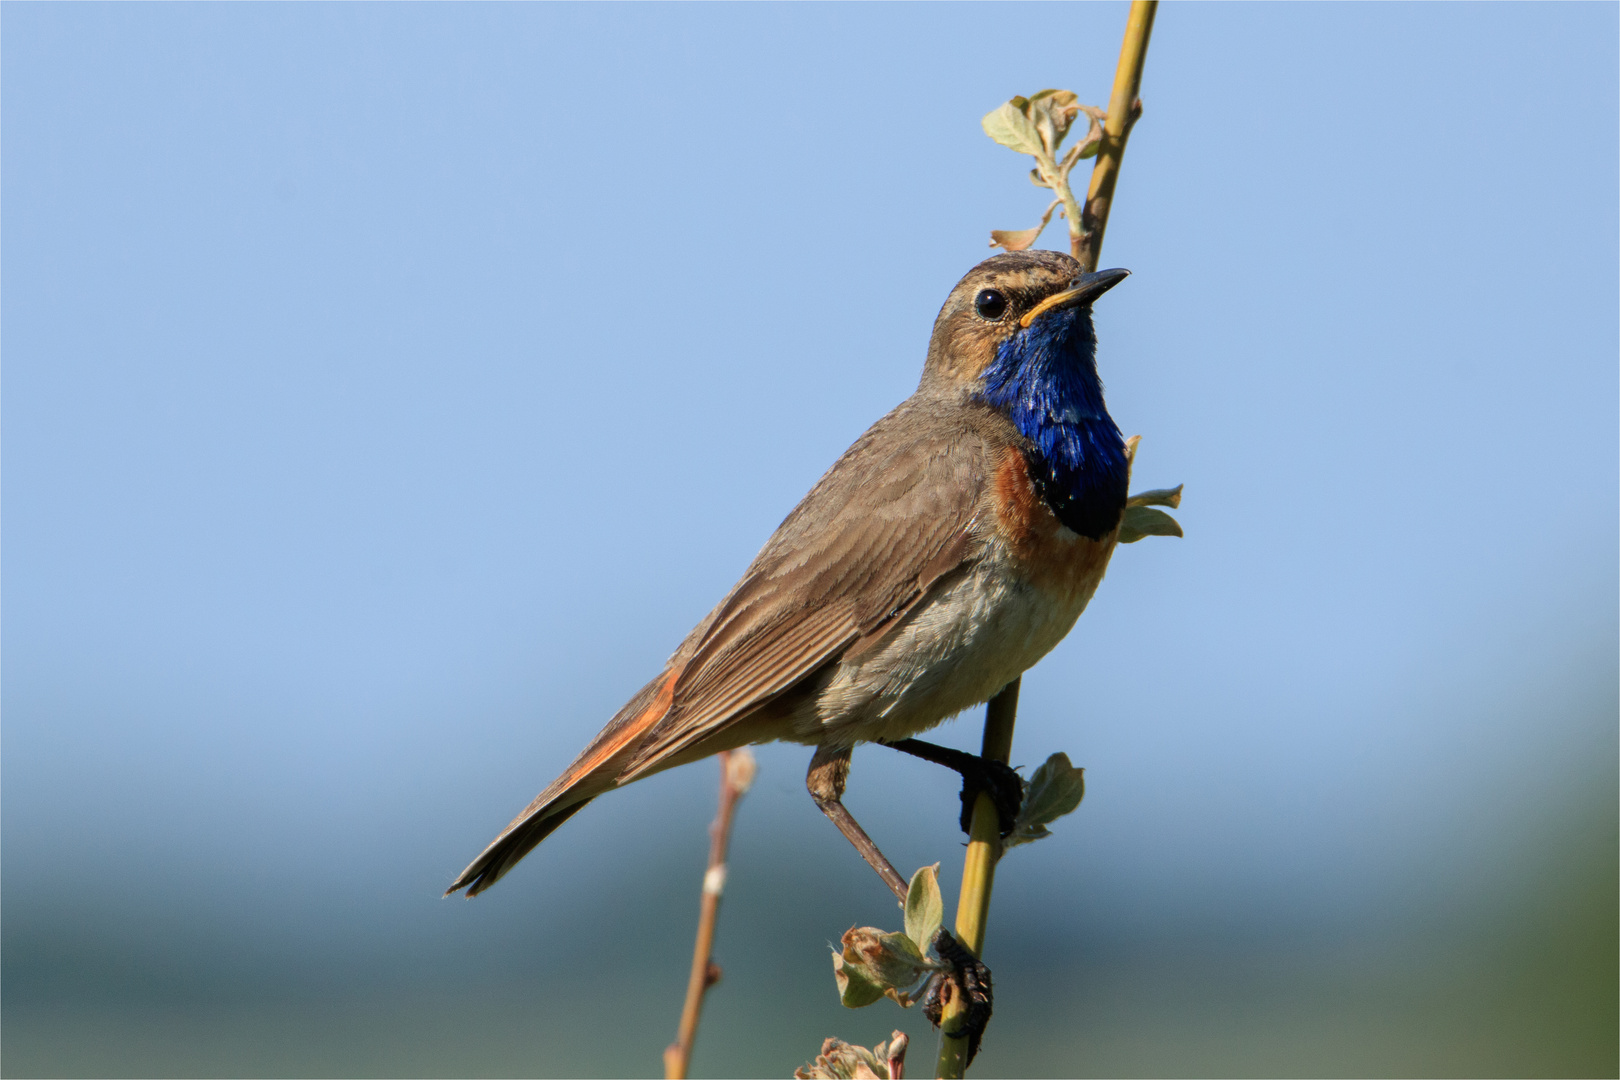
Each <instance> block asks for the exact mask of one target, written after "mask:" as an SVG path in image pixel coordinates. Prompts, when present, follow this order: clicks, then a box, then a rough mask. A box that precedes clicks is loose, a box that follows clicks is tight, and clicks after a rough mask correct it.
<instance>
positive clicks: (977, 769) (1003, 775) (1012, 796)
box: [883, 739, 1024, 836]
mask: <svg viewBox="0 0 1620 1080" xmlns="http://www.w3.org/2000/svg"><path fill="white" fill-rule="evenodd" d="M883 745H884V746H887V747H890V748H891V749H894V750H899V751H900V752H901V753H905V754H910V755H911V756H912V757H920V758H922V759H923V760H924V761H932V762H933V763H934V764H936V765H943V766H945V767H946V768H947V769H950V770H952V771H953V772H956V773H959V774H960V775H961V777H962V831H963V832H965V833H967V834H969V835H972V833H973V804H974V803H975V802H977V801H978V799H979V792H981V791H982V792H984V793H985V794H986V795H989V796H990V800H991V801H992V802H994V803H995V804H996V816H997V817H998V818H999V819H1000V822H999V832H1000V833H1001V835H1002V836H1007V835H1008V834H1009V833H1011V832H1012V831H1013V826H1014V825H1016V824H1017V822H1018V811H1019V810H1020V809H1022V808H1023V805H1024V781H1023V778H1022V777H1020V776H1019V775H1018V773H1017V772H1016V771H1014V769H1013V768H1012V766H1010V765H1008V764H1007V763H1005V762H1002V761H997V760H996V759H995V758H987V757H980V756H979V755H977V754H969V753H967V752H966V751H964V750H952V749H951V748H950V747H948V746H935V745H934V744H933V743H929V742H923V741H922V740H921V739H899V740H897V741H895V742H886V743H883Z"/></svg>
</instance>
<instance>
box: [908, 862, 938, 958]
mask: <svg viewBox="0 0 1620 1080" xmlns="http://www.w3.org/2000/svg"><path fill="white" fill-rule="evenodd" d="M944 918H945V900H944V898H943V897H941V896H940V894H939V863H935V864H934V865H933V866H925V867H923V868H922V869H921V870H918V871H917V872H916V873H915V874H912V875H911V887H910V888H909V889H907V890H906V936H907V937H909V938H910V939H911V941H912V944H914V945H916V946H917V950H918V953H919V954H925V953H926V952H927V951H928V946H929V945H930V944H931V943H932V942H933V940H934V934H935V932H937V931H938V930H939V924H940V923H941V922H942V921H944Z"/></svg>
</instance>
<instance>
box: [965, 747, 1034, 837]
mask: <svg viewBox="0 0 1620 1080" xmlns="http://www.w3.org/2000/svg"><path fill="white" fill-rule="evenodd" d="M969 760H970V761H971V762H972V763H973V764H971V765H965V766H964V767H963V768H962V769H961V770H960V771H961V773H962V831H963V832H965V833H969V834H971V833H972V832H973V804H974V803H976V802H977V801H978V799H979V793H980V792H981V791H982V792H984V793H985V794H986V795H988V796H990V801H991V802H993V803H995V804H996V816H997V818H998V819H999V823H998V827H997V831H998V832H999V833H1000V834H1001V835H1002V836H1003V837H1005V836H1007V835H1008V834H1010V833H1011V832H1012V831H1013V826H1014V825H1015V824H1016V823H1017V821H1018V811H1019V810H1021V809H1022V808H1023V805H1024V780H1023V778H1022V777H1021V776H1019V775H1018V773H1017V772H1016V771H1014V769H1013V767H1012V766H1011V765H1008V764H1006V763H1005V762H1001V761H997V760H995V759H994V758H985V757H978V758H970V759H969Z"/></svg>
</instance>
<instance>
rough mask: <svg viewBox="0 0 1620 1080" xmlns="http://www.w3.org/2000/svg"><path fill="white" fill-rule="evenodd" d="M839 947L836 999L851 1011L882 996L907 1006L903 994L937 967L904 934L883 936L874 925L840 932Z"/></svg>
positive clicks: (835, 968)
mask: <svg viewBox="0 0 1620 1080" xmlns="http://www.w3.org/2000/svg"><path fill="white" fill-rule="evenodd" d="M943 907H944V905H943V904H942V905H941V910H942V911H943ZM843 946H844V948H843V951H842V952H840V953H836V954H834V958H833V977H834V978H835V979H836V980H837V982H838V997H839V1000H840V1001H842V1002H843V1003H844V1004H845V1005H847V1006H849V1007H850V1008H852V1009H858V1008H860V1007H861V1006H862V1005H870V1004H871V1003H872V1002H874V1001H876V1000H877V999H878V998H879V997H882V996H884V995H887V996H889V997H892V998H893V999H894V1000H895V1001H897V1002H899V1003H900V1004H901V1006H903V1007H909V1006H910V1005H911V997H910V996H909V995H908V994H906V993H905V992H904V991H905V990H906V989H907V988H908V987H912V986H915V985H917V981H918V980H919V979H921V978H922V977H923V976H924V975H927V974H928V973H930V972H932V971H935V970H937V969H938V968H939V964H938V963H937V962H936V961H933V960H930V959H928V958H927V957H926V956H924V955H923V953H922V950H921V949H919V948H917V946H916V944H915V943H913V942H912V940H911V939H910V938H909V937H907V936H906V935H905V934H901V933H885V932H884V931H882V930H879V929H878V928H877V927H875V926H853V927H850V928H849V929H848V930H846V931H845V932H844V937H843Z"/></svg>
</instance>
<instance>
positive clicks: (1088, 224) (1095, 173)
mask: <svg viewBox="0 0 1620 1080" xmlns="http://www.w3.org/2000/svg"><path fill="white" fill-rule="evenodd" d="M1158 9H1159V0H1132V3H1131V13H1130V16H1129V17H1128V18H1127V19H1126V20H1125V40H1124V41H1123V42H1122V43H1121V44H1120V47H1119V66H1118V67H1117V68H1115V69H1114V91H1113V93H1112V94H1111V95H1110V96H1109V98H1108V118H1107V119H1106V120H1104V121H1103V138H1102V146H1101V147H1099V148H1098V150H1097V164H1096V165H1095V166H1093V167H1092V170H1091V188H1090V190H1089V191H1087V193H1086V205H1085V209H1084V210H1082V211H1081V215H1082V216H1081V219H1080V224H1081V229H1080V237H1079V239H1078V240H1076V241H1074V242H1073V243H1072V245H1071V246H1072V248H1073V254H1074V257H1075V258H1076V259H1079V260H1080V263H1081V265H1082V266H1084V267H1085V268H1086V270H1087V272H1090V271H1093V270H1096V269H1097V260H1098V258H1099V257H1100V256H1101V254H1102V242H1103V233H1104V232H1105V231H1106V230H1107V228H1108V211H1109V209H1110V208H1111V207H1112V205H1113V202H1114V185H1115V184H1116V183H1118V182H1119V165H1120V162H1121V161H1122V160H1123V159H1124V157H1125V142H1126V140H1127V139H1129V138H1130V137H1131V127H1132V126H1133V125H1134V124H1135V123H1136V118H1137V117H1138V116H1139V115H1141V109H1142V103H1141V101H1140V100H1139V99H1138V97H1137V95H1138V93H1139V92H1140V91H1141V89H1142V65H1143V63H1144V62H1145V61H1146V60H1147V47H1148V38H1149V37H1151V36H1152V35H1153V16H1154V14H1155V13H1156V12H1157V11H1158Z"/></svg>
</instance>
